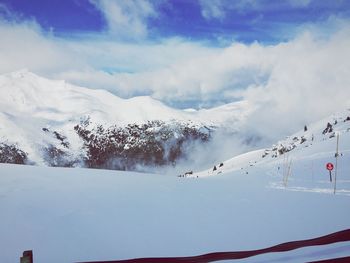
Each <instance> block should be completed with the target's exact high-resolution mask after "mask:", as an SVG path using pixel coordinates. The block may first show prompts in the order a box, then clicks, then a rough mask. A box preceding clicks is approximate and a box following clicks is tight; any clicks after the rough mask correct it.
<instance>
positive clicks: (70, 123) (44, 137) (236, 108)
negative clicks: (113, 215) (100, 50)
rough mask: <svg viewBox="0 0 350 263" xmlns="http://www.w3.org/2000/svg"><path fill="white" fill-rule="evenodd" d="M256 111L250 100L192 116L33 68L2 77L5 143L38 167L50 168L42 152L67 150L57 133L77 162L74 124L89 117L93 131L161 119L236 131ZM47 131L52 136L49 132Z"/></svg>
mask: <svg viewBox="0 0 350 263" xmlns="http://www.w3.org/2000/svg"><path fill="white" fill-rule="evenodd" d="M252 110H253V108H252V107H251V106H250V105H249V103H248V102H246V101H241V102H236V103H231V104H227V105H224V106H221V107H218V108H213V109H209V110H206V109H203V110H198V111H191V112H188V111H185V110H178V109H173V108H170V107H168V106H166V105H164V104H163V103H161V102H160V101H157V100H155V99H152V98H151V97H146V96H141V97H135V98H131V99H122V98H119V97H117V96H115V95H113V94H111V93H109V92H107V91H105V90H92V89H87V88H83V87H78V86H74V85H71V84H69V83H66V82H65V81H61V80H49V79H45V78H42V77H39V76H37V75H35V74H33V73H31V72H28V71H27V70H21V71H17V72H13V73H9V74H4V75H1V76H0V123H1V125H0V142H9V143H16V144H18V145H19V148H21V149H22V150H23V151H24V152H26V153H28V155H29V159H30V161H32V162H35V163H36V164H45V162H44V160H43V156H42V149H44V148H45V147H47V145H54V146H55V147H56V148H58V149H59V150H61V151H65V150H67V149H64V148H62V146H60V144H59V142H57V138H55V136H53V134H52V133H53V132H58V133H59V134H60V135H62V136H64V137H66V141H67V142H69V148H70V149H69V154H70V155H72V158H73V159H74V158H78V157H77V156H78V155H79V153H80V152H81V148H82V141H81V139H80V138H79V136H78V135H77V133H76V131H75V130H74V126H75V125H77V124H79V123H80V122H81V120H85V119H87V118H89V120H90V122H91V125H90V126H92V127H97V125H103V126H104V127H105V128H108V127H110V126H113V125H118V126H126V125H128V124H133V123H146V122H147V121H153V120H157V121H164V122H167V123H171V122H174V121H176V122H179V123H184V124H186V125H194V126H197V127H198V129H200V127H203V126H210V127H222V126H225V127H226V126H229V128H228V129H229V130H230V131H231V132H235V131H237V130H239V127H240V125H242V124H243V123H244V120H245V118H246V116H247V115H248V114H249V113H250V112H251V111H252ZM187 123H188V124H187ZM43 128H46V129H48V130H49V131H50V132H49V133H43ZM91 129H92V128H91ZM56 137H57V136H56Z"/></svg>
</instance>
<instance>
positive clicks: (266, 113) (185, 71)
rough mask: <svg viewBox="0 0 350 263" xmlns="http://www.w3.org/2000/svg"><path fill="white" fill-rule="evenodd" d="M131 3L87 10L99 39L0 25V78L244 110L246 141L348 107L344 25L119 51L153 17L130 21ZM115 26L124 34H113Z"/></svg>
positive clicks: (349, 36) (134, 45) (147, 11)
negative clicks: (102, 19)
mask: <svg viewBox="0 0 350 263" xmlns="http://www.w3.org/2000/svg"><path fill="white" fill-rule="evenodd" d="M136 2H137V1H126V2H122V3H123V4H120V3H121V2H109V1H108V2H107V1H93V3H94V4H95V5H96V6H98V8H100V9H101V10H103V12H105V16H106V19H108V21H109V22H108V30H106V32H104V33H102V34H99V35H94V34H91V35H79V36H77V37H74V38H62V37H61V38H60V37H57V36H54V35H52V34H50V33H47V32H44V31H43V30H42V29H41V27H40V26H39V25H38V24H37V23H36V22H35V21H20V22H18V21H15V22H14V21H12V22H9V21H8V20H5V19H2V20H0V36H1V39H2V41H1V42H0V73H5V72H9V71H14V70H18V69H21V68H28V69H29V70H31V71H33V72H35V73H37V74H39V75H43V76H46V77H50V78H60V79H66V80H67V81H69V82H72V83H74V84H77V85H82V86H86V87H89V88H103V89H107V90H109V91H111V92H113V93H114V94H116V95H118V96H122V97H132V96H135V95H150V96H152V97H154V98H157V99H159V100H161V101H163V102H165V103H168V104H170V105H173V106H174V105H175V106H179V107H180V106H182V105H192V106H193V107H198V108H199V107H201V106H208V107H209V106H215V105H217V104H222V103H225V102H230V101H235V100H240V99H244V100H249V101H251V102H252V104H254V105H255V106H256V107H257V108H258V110H257V111H256V113H255V114H253V115H252V116H251V117H250V119H249V125H248V126H247V131H248V130H256V131H257V132H258V133H259V134H261V135H262V136H265V137H268V136H271V137H276V136H284V135H286V134H289V133H291V132H294V131H296V130H298V129H300V127H302V126H303V125H304V124H307V123H309V122H311V121H315V120H318V119H319V118H321V117H324V116H326V115H329V114H331V113H333V112H334V111H338V110H341V109H344V108H347V107H350V104H349V98H350V51H349V47H350V30H349V28H350V27H349V24H350V23H349V21H348V20H344V19H339V18H336V17H334V18H330V19H329V20H328V21H327V22H325V23H324V24H322V25H321V26H317V25H307V26H304V27H302V28H300V33H299V34H298V35H297V36H296V37H295V38H293V39H291V40H290V41H287V42H281V43H277V44H274V45H263V44H260V43H258V42H255V43H253V44H244V43H239V42H233V43H232V44H230V45H227V46H224V47H217V46H216V47H215V46H214V47H213V46H212V45H210V44H208V43H205V42H199V41H190V40H187V39H182V38H175V37H174V38H165V39H161V40H158V41H153V42H152V41H148V40H144V41H141V42H140V41H139V42H125V41H119V40H118V37H114V36H115V34H122V35H123V34H124V36H126V35H125V34H126V32H134V33H135V36H136V37H137V38H144V37H145V36H146V35H147V32H148V28H147V26H146V25H145V23H144V21H145V20H146V19H147V18H149V17H151V16H156V11H155V8H154V7H153V6H151V5H150V4H149V2H147V1H142V3H143V8H142V9H140V10H138V11H135V8H134V7H135V5H137V3H136ZM307 2H308V1H300V4H301V3H305V4H307ZM109 5H113V6H109ZM126 10H129V11H130V10H134V11H132V12H131V11H130V12H129V11H128V12H126ZM109 12H112V13H113V14H112V13H111V14H110V13H109ZM213 12H214V11H213ZM7 13H8V11H7ZM126 13H127V14H128V15H126ZM115 14H119V16H115ZM218 15H219V13H218ZM126 25H127V26H126ZM123 26H125V32H122V31H118V30H117V29H118V28H120V27H123ZM117 31H118V32H117Z"/></svg>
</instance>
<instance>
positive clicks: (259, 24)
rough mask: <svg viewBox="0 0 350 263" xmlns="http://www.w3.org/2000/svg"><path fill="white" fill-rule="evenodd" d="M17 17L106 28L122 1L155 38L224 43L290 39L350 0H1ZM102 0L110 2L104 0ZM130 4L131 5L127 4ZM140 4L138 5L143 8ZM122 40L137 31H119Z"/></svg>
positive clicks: (52, 25) (345, 8)
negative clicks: (144, 1) (111, 12)
mask: <svg viewBox="0 0 350 263" xmlns="http://www.w3.org/2000/svg"><path fill="white" fill-rule="evenodd" d="M1 2H2V3H3V4H4V5H5V6H6V7H7V8H8V9H9V10H10V11H11V12H12V13H15V14H17V19H19V20H26V19H34V20H35V21H36V22H37V23H38V24H39V25H40V26H41V27H42V28H43V29H44V30H46V31H53V32H54V34H56V35H57V36H66V37H68V36H72V35H76V34H79V33H85V34H86V33H90V34H91V33H93V34H98V33H104V32H105V31H106V30H108V26H109V25H108V19H109V18H108V16H107V17H106V16H105V14H106V13H105V10H104V9H105V8H108V7H109V5H112V4H113V2H114V3H116V4H117V5H119V4H120V6H121V10H122V11H123V12H125V13H126V16H128V15H134V14H136V15H139V18H136V19H140V21H141V22H142V23H144V24H146V25H147V36H144V35H143V36H142V37H141V39H143V40H144V39H147V40H149V41H157V40H159V39H163V38H169V37H181V38H185V39H189V40H196V41H198V40H200V41H208V42H210V43H211V44H213V45H223V44H227V43H230V42H231V41H232V40H235V41H241V42H243V43H251V42H254V41H259V42H261V43H266V44H271V43H277V42H280V41H286V40H288V39H290V38H292V37H294V35H295V34H296V32H297V30H298V29H299V28H300V27H301V26H303V25H305V24H315V23H322V22H323V21H325V20H327V19H328V18H329V17H331V16H337V17H342V18H348V17H349V16H350V1H346V0H322V1H318V0H317V1H316V0H286V1H280V0H245V1H242V0H236V1H235V0H202V1H201V0H198V1H197V0H154V1H149V2H147V3H148V5H149V6H150V8H151V9H152V10H151V12H148V13H147V12H145V13H144V14H143V13H142V12H143V11H140V12H136V13H135V12H134V11H131V12H130V14H127V12H128V11H130V9H133V8H138V6H137V5H138V4H139V2H141V1H135V6H133V5H128V4H127V3H128V2H132V1H126V0H109V1H97V0H96V1H95V0H91V1H89V0H71V1H69V0H63V1H62V0H50V1H48V0H31V1H25V0H2V1H1ZM99 2H109V3H107V4H105V5H103V4H101V3H99ZM128 9H129V10H128ZM141 9H142V8H140V10H141ZM118 39H119V40H120V41H131V40H138V41H139V40H140V38H139V37H132V36H126V35H120V36H118Z"/></svg>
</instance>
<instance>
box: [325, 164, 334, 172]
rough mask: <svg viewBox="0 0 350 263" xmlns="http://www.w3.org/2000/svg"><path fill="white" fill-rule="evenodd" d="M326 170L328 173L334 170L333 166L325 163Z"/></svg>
mask: <svg viewBox="0 0 350 263" xmlns="http://www.w3.org/2000/svg"><path fill="white" fill-rule="evenodd" d="M326 168H327V170H328V171H332V170H333V168H334V165H333V164H332V163H327V165H326Z"/></svg>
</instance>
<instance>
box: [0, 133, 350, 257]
mask: <svg viewBox="0 0 350 263" xmlns="http://www.w3.org/2000/svg"><path fill="white" fill-rule="evenodd" d="M348 134H349V133H344V134H343V135H342V136H341V140H342V144H341V145H343V146H344V147H345V146H346V147H347V148H346V149H345V148H344V147H343V149H342V151H341V152H342V153H343V155H342V156H341V157H339V159H338V174H337V176H338V177H337V192H336V194H333V186H334V184H333V183H331V182H329V174H328V172H327V171H326V169H325V163H326V162H328V161H334V152H332V151H331V149H332V148H331V147H330V146H332V147H333V146H334V141H335V140H334V138H333V140H329V146H327V145H323V146H324V147H328V148H327V149H326V148H323V149H324V151H323V152H318V153H317V154H316V153H312V152H311V150H310V149H311V148H310V147H306V148H303V149H301V150H299V151H300V152H299V156H300V158H299V159H297V158H296V156H295V159H294V161H293V164H292V174H291V175H290V177H289V178H288V181H287V184H285V181H284V178H283V174H282V170H283V169H282V168H280V169H279V170H278V164H279V163H281V162H282V161H283V159H284V157H283V155H282V156H280V157H278V158H271V160H269V161H264V162H261V163H257V164H255V165H253V166H250V165H248V166H246V167H244V169H238V170H231V171H227V172H223V173H220V174H218V175H213V176H206V177H203V178H201V177H199V178H196V177H194V178H182V177H181V178H180V177H176V176H162V175H154V174H140V173H133V172H120V171H105V170H94V169H78V168H75V169H70V168H48V167H35V166H20V165H8V164H1V165H0V172H1V176H0V210H1V221H0V233H1V235H0V247H1V248H5V249H4V250H3V251H2V253H1V254H0V261H1V262H16V260H18V258H19V255H20V254H21V253H22V251H23V250H27V249H33V251H34V261H35V262H36V263H40V262H43V263H44V262H78V261H93V260H117V259H127V258H137V257H164V256H168V257H169V256H192V255H198V254H204V253H209V252H216V251H239V250H252V249H258V248H264V247H269V246H272V245H276V244H279V243H283V242H287V241H292V240H300V239H308V238H314V237H318V236H322V235H326V234H328V233H331V232H336V231H339V230H343V229H347V228H350V176H349V174H350V166H349V163H350V162H349V160H350V151H349V150H350V149H349V145H350V144H349V142H350V140H349V135H348ZM320 147H321V146H320ZM320 147H317V149H318V150H319V149H320ZM306 149H307V150H308V151H310V152H307V151H306ZM291 153H292V152H291ZM253 155H256V154H253ZM246 156H249V155H246ZM233 160H234V159H233ZM265 160H268V159H265ZM241 164H242V163H240V165H241ZM311 165H312V167H311ZM223 167H225V165H224V166H223ZM349 251H350V242H342V243H336V244H333V245H328V246H318V247H310V248H302V249H298V250H295V251H290V252H286V253H274V254H266V255H261V256H256V257H252V258H249V259H246V260H241V261H240V262H262V261H263V262H266V261H267V262H305V261H312V260H319V259H327V258H335V257H341V256H348V255H349Z"/></svg>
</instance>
